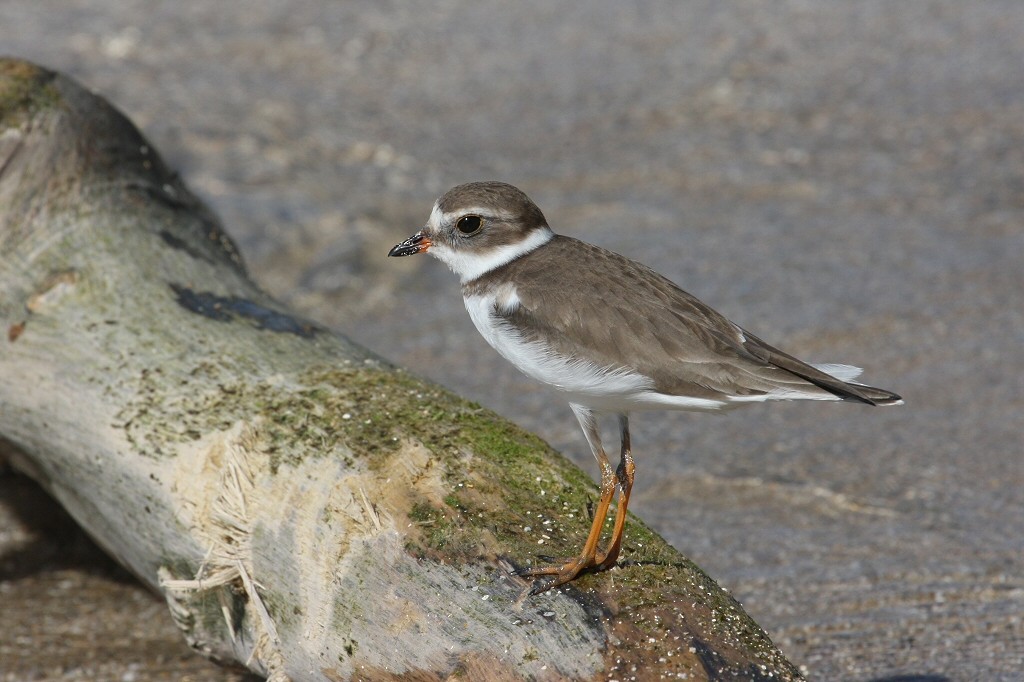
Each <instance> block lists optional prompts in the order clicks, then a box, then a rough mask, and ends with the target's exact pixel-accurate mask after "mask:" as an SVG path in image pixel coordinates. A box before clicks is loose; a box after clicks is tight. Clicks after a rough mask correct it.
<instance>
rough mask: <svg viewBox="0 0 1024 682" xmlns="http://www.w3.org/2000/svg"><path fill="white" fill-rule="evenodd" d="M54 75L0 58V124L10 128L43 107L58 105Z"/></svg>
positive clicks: (59, 99) (21, 62) (58, 93)
mask: <svg viewBox="0 0 1024 682" xmlns="http://www.w3.org/2000/svg"><path fill="white" fill-rule="evenodd" d="M53 79H54V74H53V72H51V71H47V70H46V69H42V68H40V67H38V66H35V65H34V64H30V63H28V62H25V61H21V60H18V59H0V126H3V127H9V128H13V127H16V126H19V125H21V123H22V122H24V121H26V120H29V119H31V118H32V117H33V116H34V115H35V114H36V113H37V112H39V111H40V110H42V109H48V108H51V107H54V106H57V105H59V104H60V102H61V96H60V92H59V91H58V90H57V88H56V86H54V85H53Z"/></svg>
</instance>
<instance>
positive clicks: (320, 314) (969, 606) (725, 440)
mask: <svg viewBox="0 0 1024 682" xmlns="http://www.w3.org/2000/svg"><path fill="white" fill-rule="evenodd" d="M1021 36H1024V5H1022V4H1021V3H1019V2H1017V0H1002V1H996V0H991V1H987V0H982V1H977V2H972V3H963V2H956V1H948V2H941V1H923V0H904V1H903V2H900V3H892V2H886V1H885V0H873V1H872V0H864V1H862V2H856V3H853V2H846V3H813V2H805V1H803V0H787V1H785V2H783V1H778V2H769V1H767V0H745V1H742V2H735V3H722V2H717V1H715V0H707V1H705V2H685V3H679V2H670V1H668V0H662V1H650V2H638V3H618V2H611V1H609V0H604V1H602V2H594V3H578V4H576V5H573V6H571V7H563V6H560V5H552V4H551V3H545V2H541V1H539V0H531V1H528V2H519V3H502V2H497V1H495V0H485V1H484V2H466V1H463V0H448V1H444V2H436V3H415V4H414V5H412V6H407V5H406V4H402V3H390V2H386V3H381V2H346V3H338V2H312V1H294V2H283V1H273V0H258V1H253V2H249V3H246V5H245V9H244V10H241V9H240V6H239V7H236V6H231V5H229V4H228V3H208V2H199V1H197V0H182V1H180V2H176V3H162V2H160V3H153V2H143V1H142V0H137V1H129V0H95V1H91V2H85V1H80V2H62V3H41V2H37V1H35V0H31V1H30V0H7V1H6V2H4V3H0V53H6V54H8V55H13V56H19V57H23V58H29V59H32V60H35V61H38V62H39V63H42V64H44V65H46V66H49V67H52V68H56V69H60V70H62V71H65V72H67V73H70V74H71V75H73V76H75V77H77V78H79V79H81V80H82V81H84V82H85V83H87V84H88V85H90V86H92V87H94V88H95V89H97V90H99V91H100V92H102V93H104V94H106V95H107V96H108V97H109V98H110V99H111V100H113V101H114V102H115V103H116V104H117V105H118V106H120V107H121V108H122V109H123V110H124V111H125V112H126V113H128V114H129V116H131V117H132V119H133V120H135V121H136V123H138V124H139V125H140V126H141V127H142V128H143V129H144V130H145V132H146V133H147V135H149V136H150V138H151V139H152V141H153V142H154V144H155V145H156V147H157V148H158V149H160V150H161V151H162V152H163V153H164V155H165V156H166V157H167V158H168V160H169V161H170V163H171V164H172V165H173V166H175V167H177V168H178V169H180V170H181V172H182V173H183V175H184V176H185V177H186V179H187V180H188V182H189V183H190V184H191V186H192V187H193V188H194V189H195V190H196V191H198V192H199V193H200V194H201V195H202V196H204V197H205V198H207V199H208V200H209V201H210V202H211V203H212V205H213V206H214V207H215V209H216V210H217V211H218V212H219V213H220V214H221V216H222V217H223V218H224V221H225V223H226V225H227V227H228V230H229V232H230V233H231V234H232V235H233V236H234V237H235V238H236V239H237V240H238V241H239V243H240V245H241V247H242V249H243V251H244V254H245V256H246V259H247V261H248V263H249V266H250V268H251V271H252V272H253V274H254V276H255V278H256V279H257V280H258V281H259V282H261V283H262V284H263V285H264V286H265V287H266V288H268V289H269V290H271V291H272V292H273V293H275V295H277V296H279V297H280V298H282V299H284V300H286V301H288V302H289V303H291V304H292V305H293V306H295V307H296V308H298V309H300V310H301V311H303V312H304V313H305V314H307V315H309V316H311V317H314V318H317V319H319V320H321V321H323V322H325V323H327V324H329V325H331V326H332V327H333V328H335V329H337V330H338V331H340V332H343V333H345V334H347V335H349V336H351V337H353V338H355V339H356V340H358V341H360V342H362V343H364V344H365V345H367V346H370V347H372V348H374V349H375V350H377V351H378V352H380V353H382V354H384V355H385V356H388V357H390V358H392V359H393V360H395V361H397V362H400V363H403V364H406V365H409V366H414V367H416V368H417V369H418V371H421V372H422V373H424V374H426V375H428V376H430V377H431V378H433V379H435V380H437V381H439V382H441V383H443V384H445V385H447V386H450V387H452V388H455V389H456V390H458V391H460V392H461V393H463V394H465V395H467V396H469V397H471V398H473V399H475V400H478V401H480V402H482V403H484V404H486V405H488V406H489V407H493V408H494V409H496V410H498V411H499V412H501V413H503V414H505V415H507V416H509V417H511V418H513V419H515V420H516V421H518V422H520V423H522V424H524V425H526V426H527V427H529V428H531V429H533V430H535V431H537V432H538V433H540V434H541V435H543V436H544V437H546V438H547V439H548V440H550V441H551V442H552V443H554V444H555V445H557V446H558V447H559V448H561V449H563V450H564V451H566V452H567V453H568V454H569V455H570V456H571V457H573V458H574V459H575V460H576V461H577V462H578V463H579V464H580V465H581V466H584V467H587V470H588V471H592V472H593V473H596V471H594V469H595V467H594V466H593V464H592V463H591V462H590V461H589V459H590V458H589V454H587V450H586V446H585V444H584V442H583V439H582V437H581V434H579V433H578V427H577V425H576V423H575V420H574V419H573V417H572V415H571V413H570V412H569V410H568V408H567V407H566V406H564V404H562V403H561V402H560V400H559V399H558V398H557V397H556V396H552V395H550V394H548V393H546V392H544V391H542V390H540V389H538V388H537V387H535V386H534V385H533V384H532V383H531V382H530V381H529V380H527V379H526V378H524V377H522V376H520V375H519V374H518V373H517V372H516V371H515V370H514V369H512V368H510V367H508V366H507V365H506V364H504V361H502V360H501V359H500V358H499V357H498V356H497V355H496V354H495V353H494V352H493V351H491V350H490V349H489V348H488V347H487V346H486V345H485V344H484V343H483V341H482V340H481V339H480V338H479V337H478V336H477V334H476V332H475V331H474V330H473V328H472V326H471V323H470V322H469V319H468V317H467V316H466V314H465V311H464V310H463V309H462V303H461V299H460V297H459V294H458V287H457V283H456V281H455V280H454V278H453V277H452V276H451V275H450V273H448V272H446V271H445V270H444V268H443V266H441V265H440V264H439V263H437V262H436V261H433V260H431V259H427V258H421V259H403V260H402V261H393V260H392V261H389V260H388V259H386V258H385V257H384V254H386V253H387V250H388V248H389V247H390V246H391V245H392V244H394V243H396V242H397V241H399V240H400V239H402V238H404V237H405V236H407V235H408V234H411V233H412V232H413V231H415V230H416V229H417V228H418V227H419V225H421V224H422V223H423V221H424V220H425V219H426V216H427V213H428V212H429V209H430V206H431V203H432V202H433V200H434V198H435V197H436V196H437V195H438V194H439V193H440V192H442V191H443V190H444V189H446V188H447V187H449V186H451V185H453V184H456V183H458V182H463V181H466V180H471V179H486V178H494V179H503V180H506V181H509V182H513V183H514V184H517V185H519V186H521V187H522V188H523V189H525V190H526V191H527V192H528V193H530V194H531V195H532V196H533V198H534V199H535V200H537V202H538V203H539V204H540V205H541V207H542V209H544V211H545V213H546V214H547V216H548V218H549V220H550V222H551V223H552V225H553V226H554V227H555V229H556V230H557V231H560V232H564V233H568V234H572V235H574V236H577V237H581V238H584V239H587V240H588V241H592V242H595V243H599V244H601V245H603V246H606V247H608V248H612V249H615V250H618V251H620V252H623V253H626V254H627V255H630V256H632V257H634V258H637V259H638V260H641V261H644V262H646V263H648V264H650V265H651V266H653V267H655V268H656V269H658V270H660V271H661V272H663V273H665V274H666V275H668V276H670V277H671V278H672V279H674V280H676V281H677V282H679V283H680V284H681V285H682V286H683V287H684V288H686V289H688V290H690V291H691V292H693V293H695V294H697V295H699V296H701V297H702V298H704V299H705V300H706V301H708V302H710V303H712V304H713V305H715V306H716V307H718V308H719V309H720V310H722V311H723V312H724V313H726V314H727V315H728V316H729V317H731V318H732V319H734V320H736V321H737V322H739V323H740V324H742V325H744V326H745V327H747V328H749V329H751V330H752V331H754V332H755V333H757V334H758V335H759V336H762V337H764V338H766V339H767V340H768V341H770V342H773V343H776V344H778V345H780V346H782V347H783V348H785V349H787V350H789V351H791V352H793V353H795V354H797V355H800V356H802V357H805V358H807V359H809V360H813V361H825V362H828V361H834V362H846V363H850V364H856V365H860V366H864V367H866V368H867V371H866V374H865V379H866V380H867V381H869V382H870V383H874V384H876V385H880V386H884V387H886V388H891V389H894V390H897V391H899V392H900V393H902V394H903V395H904V396H905V397H906V399H907V405H905V406H903V407H901V408H893V409H887V410H872V409H868V408H862V407H859V406H855V405H819V404H792V405H769V406H759V407H751V408H749V409H748V410H746V411H740V412H734V413H732V414H730V415H729V416H726V417H723V418H712V417H708V416H703V415H686V414H669V413H651V414H642V415H638V416H636V418H635V419H634V420H633V437H634V447H635V451H636V454H637V457H638V465H637V466H638V472H637V485H636V488H635V491H634V500H635V502H634V505H633V507H632V508H633V509H635V511H636V512H637V513H638V514H639V515H640V516H641V517H643V518H644V519H645V520H647V521H648V522H649V523H651V524H652V525H653V526H654V527H655V528H657V529H658V530H659V531H660V532H661V533H662V534H663V535H664V536H665V537H666V538H668V539H669V540H670V541H671V542H672V543H673V544H674V545H675V546H677V547H678V548H679V549H681V550H682V551H684V552H685V553H687V554H688V555H689V556H691V557H692V558H693V559H694V560H696V561H697V562H698V563H699V564H701V565H702V566H704V567H705V568H706V569H707V570H708V571H709V572H710V573H711V574H712V575H713V576H714V577H716V578H717V579H718V580H719V581H721V583H722V584H723V585H725V586H726V587H728V588H729V589H731V590H732V591H733V592H734V594H736V595H737V597H738V598H739V599H740V600H741V601H742V602H743V603H744V604H745V606H746V607H747V609H748V611H749V612H750V613H751V614H752V615H753V616H754V617H755V618H756V619H757V620H758V621H759V622H760V623H761V624H762V625H763V626H764V627H765V628H766V629H767V630H768V631H769V632H770V633H771V634H772V636H773V638H774V639H775V640H776V642H777V643H778V644H779V645H780V647H781V648H782V649H783V651H785V652H786V653H787V654H788V655H789V656H790V658H791V659H792V660H793V661H794V662H796V663H798V664H800V665H802V666H804V667H805V669H806V671H807V673H808V675H809V676H810V677H811V678H812V679H818V680H874V681H876V682H881V681H883V680H888V681H890V682H892V681H895V680H902V681H904V682H905V681H907V680H916V681H917V682H944V681H956V682H959V681H964V682H968V681H974V680H995V681H999V680H1006V681H1009V680H1021V679H1024V673H1022V672H1021V671H1022V670H1024V621H1022V618H1024V616H1022V614H1024V578H1022V575H1024V559H1022V545H1024V459H1022V456H1021V452H1022V443H1021V436H1020V426H1019V424H1020V414H1021V411H1022V407H1024V381H1022V379H1021V376H1022V375H1024V359H1022V358H1024V356H1022V354H1021V352H1020V350H1021V347H1022V343H1024V303H1022V297H1021V291H1022V290H1024V81H1022V79H1021V65H1022V64H1024V39H1022V38H1021ZM627 551H628V546H627ZM0 621H2V628H0V680H28V679H33V680H34V679H51V680H70V679H90V680H92V679H112V680H114V679H116V680H176V679H195V680H200V679H202V680H207V679H225V680H230V679H240V678H239V677H238V676H237V675H236V674H234V673H230V672H228V671H224V670H223V669H220V668H217V667H215V666H214V665H212V664H210V663H207V662H205V661H203V660H202V659H199V658H198V657H195V656H192V655H191V654H190V653H189V652H188V650H187V648H186V647H185V646H184V644H183V643H182V642H181V641H180V640H179V639H178V637H177V635H176V633H175V631H174V629H173V627H172V625H171V623H170V619H169V618H167V617H166V616H165V615H164V610H163V606H162V605H161V603H160V602H158V601H157V600H155V599H154V598H152V597H151V596H149V595H148V594H147V593H146V592H144V591H143V590H142V589H141V588H140V587H138V586H137V584H136V583H135V582H134V581H133V580H132V579H131V578H130V577H128V576H126V575H125V574H123V573H122V572H121V571H120V570H119V569H117V568H116V567H115V566H113V565H112V564H111V563H110V562H109V561H108V560H107V559H105V558H104V557H103V556H102V555H101V554H100V553H99V552H98V551H97V550H96V549H95V548H94V547H93V546H92V545H91V544H90V543H89V542H88V541H87V540H86V539H85V538H84V537H83V536H82V535H81V533H80V531H78V530H77V529H76V528H75V526H74V525H73V524H72V523H71V522H70V521H69V520H67V519H66V518H65V517H64V516H63V514H62V512H61V511H60V510H59V509H58V508H57V507H56V506H55V505H54V504H53V503H52V502H50V501H49V500H48V499H46V498H45V497H44V496H42V494H41V493H39V492H38V490H37V489H35V488H34V487H33V486H32V485H31V484H29V483H27V482H26V481H24V479H21V478H18V477H15V476H13V475H2V476H0Z"/></svg>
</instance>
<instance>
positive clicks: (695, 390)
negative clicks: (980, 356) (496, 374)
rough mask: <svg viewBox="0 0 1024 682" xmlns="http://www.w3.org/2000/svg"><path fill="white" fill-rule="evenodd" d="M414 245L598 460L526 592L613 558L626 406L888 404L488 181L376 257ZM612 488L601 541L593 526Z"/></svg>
mask: <svg viewBox="0 0 1024 682" xmlns="http://www.w3.org/2000/svg"><path fill="white" fill-rule="evenodd" d="M420 253H427V254H430V255H432V256H434V257H436V258H437V259H438V260H440V261H441V262H443V263H444V264H445V265H447V266H448V267H449V268H450V269H451V270H452V271H453V272H454V273H455V274H456V275H457V276H458V277H459V280H460V282H461V287H462V296H463V300H464V302H465V305H466V310H467V311H468V312H469V316H470V318H471V319H472V321H473V324H474V325H475V326H476V329H477V331H479V332H480V335H481V336H483V337H484V339H485V340H486V341H487V343H488V344H490V345H491V346H492V347H493V348H494V349H495V350H496V351H497V352H498V353H499V354H500V355H502V356H503V357H504V358H505V359H506V360H508V361H509V362H511V363H512V364H513V365H515V366H516V367H517V368H518V369H519V370H521V371H522V372H523V373H525V374H526V375H527V376H529V377H532V378H533V379H535V380H537V381H539V382H541V383H544V384H547V385H548V386H550V387H552V388H554V389H555V390H556V391H557V392H559V393H561V394H563V395H564V397H565V398H566V399H567V400H568V403H569V407H570V408H571V410H572V412H573V413H574V414H575V416H576V419H577V420H578V421H579V424H580V428H581V429H582V430H583V434H584V437H585V438H586V441H587V444H588V445H589V447H590V450H591V452H592V453H593V455H594V458H595V459H596V460H597V463H598V466H599V469H600V498H599V501H598V504H597V506H596V508H595V509H594V514H593V520H592V523H591V527H590V532H589V534H588V536H587V539H586V541H585V542H584V545H583V548H582V550H581V551H580V553H579V554H578V555H576V556H575V557H572V558H570V559H567V560H565V561H564V562H556V561H552V565H541V566H535V567H527V568H525V569H522V570H520V571H518V574H519V575H520V576H523V577H525V578H532V579H535V581H534V583H533V585H532V592H533V593H534V594H538V593H541V592H544V591H546V590H548V589H551V588H553V587H556V586H559V585H564V584H566V583H568V582H570V581H572V580H574V579H576V578H577V577H578V576H580V575H582V574H584V573H592V572H598V571H603V570H606V569H609V568H611V567H613V566H614V565H615V564H616V562H617V561H618V558H619V555H620V552H621V550H622V541H623V535H624V531H625V525H626V513H627V507H628V505H629V497H630V492H631V491H632V488H633V481H634V472H635V465H634V460H633V454H632V447H631V443H630V432H629V414H630V412H632V411H640V410H684V411H697V412H703V411H707V412H716V411H722V410H728V409H731V408H734V407H739V406H742V405H749V404H752V403H759V402H764V401H771V400H842V401H848V402H855V403H862V404H865V405H876V406H883V405H899V404H901V403H902V402H903V399H902V398H901V397H900V396H899V395H897V394H896V393H893V392H892V391H888V390H885V389H881V388H875V387H872V386H868V385H865V384H861V383H856V382H854V381H853V380H854V379H855V378H856V377H857V376H858V375H859V374H860V372H861V370H860V369H859V368H857V367H852V366H850V365H842V364H826V365H821V364H818V365H815V364H809V363H806V362H803V361H801V360H798V359H797V358H795V357H794V356H792V355H790V354H788V353H785V352H783V351H781V350H779V349H778V348H775V347H774V346H771V345H769V344H768V343H766V342H765V341H762V340H761V339H760V338H758V337H757V336H755V335H754V334H752V333H750V332H748V331H747V330H746V329H743V328H742V327H740V326H739V325H737V324H734V323H733V322H731V321H729V320H728V319H727V318H726V317H725V316H723V315H722V314H721V313H719V312H717V311H716V310H714V309H713V308H711V307H710V306H709V305H707V304H706V303H704V302H702V301H700V300H699V299H697V298H696V297H694V296H693V295H691V294H689V293H687V292H686V291H683V290H682V289H681V288H679V287H678V286H677V285H676V284H674V283H673V282H672V281H671V280H669V279H667V278H666V277H664V276H662V275H660V274H658V273H657V272H655V271H654V270H653V269H651V268H649V267H647V266H645V265H642V264H640V263H638V262H636V261H633V260H630V259H629V258H627V257H625V256H622V255H620V254H618V253H615V252H613V251H609V250H607V249H604V248H601V247H599V246H595V245H592V244H589V243H587V242H584V241H580V240H578V239H574V238H572V237H568V236H564V235H560V234H556V233H555V232H554V231H553V230H552V229H551V227H550V226H549V225H548V222H547V220H546V219H545V217H544V214H543V213H542V212H541V210H540V208H538V207H537V205H536V204H535V203H534V202H533V201H532V200H531V199H530V198H529V197H528V196H527V195H526V194H525V193H524V192H523V191H521V190H520V189H518V188H516V187H514V186H512V185H510V184H507V183H504V182H496V181H486V182H470V183H466V184H461V185H458V186H456V187H453V188H452V189H450V190H449V191H447V192H446V193H445V194H444V195H442V196H441V197H440V198H439V199H438V200H437V201H436V202H435V203H434V206H433V209H432V210H431V212H430V217H429V219H428V220H427V223H426V225H425V226H424V227H423V228H422V229H421V230H419V231H418V232H416V233H415V234H413V235H412V236H411V237H409V238H408V239H406V240H405V241H403V242H401V243H400V244H397V245H396V246H394V247H393V248H392V249H391V250H390V252H389V253H388V256H392V257H401V256H411V255H415V254H420ZM604 415H609V416H610V415H615V416H617V418H618V426H619V434H620V440H621V443H620V446H621V447H620V458H619V463H618V466H617V467H616V468H615V469H612V466H611V463H610V461H609V459H608V455H607V454H606V452H605V449H604V446H603V445H602V442H601V435H600V430H599V426H598V423H599V418H600V417H601V416H604ZM616 489H617V490H618V503H617V505H616V509H615V520H614V525H613V527H612V531H611V537H610V539H609V540H608V542H607V545H606V547H605V548H604V549H603V550H602V549H601V548H600V544H601V535H602V529H603V527H604V525H605V523H606V521H607V517H608V515H609V511H610V507H611V504H612V502H613V501H614V498H615V491H616Z"/></svg>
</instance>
